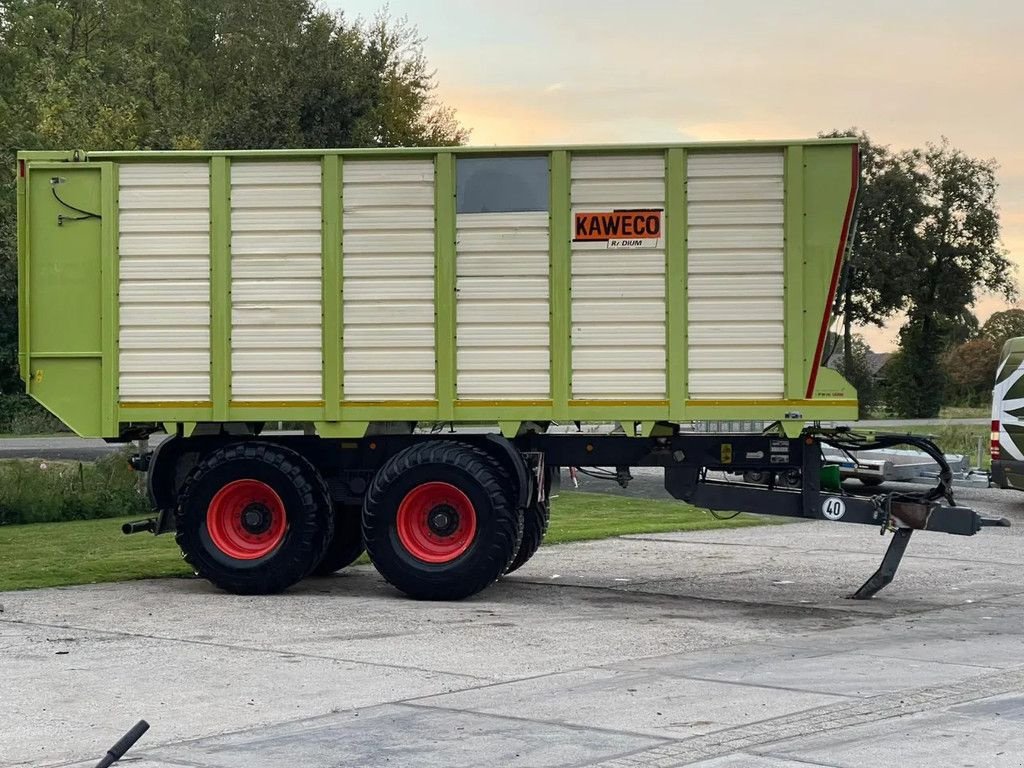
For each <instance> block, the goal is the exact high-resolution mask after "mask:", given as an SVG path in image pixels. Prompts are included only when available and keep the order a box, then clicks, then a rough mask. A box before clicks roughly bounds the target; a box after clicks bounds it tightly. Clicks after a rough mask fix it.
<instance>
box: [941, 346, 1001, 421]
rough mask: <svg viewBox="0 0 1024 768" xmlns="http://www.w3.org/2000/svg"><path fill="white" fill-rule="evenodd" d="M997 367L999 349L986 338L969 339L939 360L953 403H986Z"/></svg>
mask: <svg viewBox="0 0 1024 768" xmlns="http://www.w3.org/2000/svg"><path fill="white" fill-rule="evenodd" d="M998 364H999V346H997V345H996V343H995V342H994V341H993V340H992V339H990V338H988V337H985V336H982V337H979V338H977V339H970V340H969V341H965V342H964V343H963V344H958V345H957V346H955V347H953V348H951V349H950V350H949V351H948V352H946V354H945V355H943V356H942V369H943V372H944V374H945V377H946V381H947V382H948V386H949V390H950V391H949V394H950V395H951V396H952V400H953V401H954V402H956V403H957V404H960V405H981V404H982V403H985V402H987V401H988V400H989V398H990V397H991V392H992V385H993V382H995V377H996V367H997V365H998Z"/></svg>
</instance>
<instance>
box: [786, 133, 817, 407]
mask: <svg viewBox="0 0 1024 768" xmlns="http://www.w3.org/2000/svg"><path fill="white" fill-rule="evenodd" d="M784 210H785V264H784V272H783V274H784V276H785V277H784V287H785V297H786V300H785V323H784V327H785V329H786V335H785V356H786V362H785V365H786V380H785V395H786V397H787V398H799V397H803V396H804V394H805V392H806V390H807V378H808V376H810V368H811V362H810V361H809V360H808V359H807V353H806V350H805V349H804V333H805V330H806V329H805V325H806V322H805V320H806V310H805V309H804V279H803V278H804V269H805V267H806V264H805V261H804V220H805V219H806V215H805V213H804V148H803V147H801V146H798V145H797V146H792V147H787V148H786V166H785V203H784Z"/></svg>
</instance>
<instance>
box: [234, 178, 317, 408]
mask: <svg viewBox="0 0 1024 768" xmlns="http://www.w3.org/2000/svg"><path fill="white" fill-rule="evenodd" d="M320 176H321V168H320V163H319V162H310V161H282V162H270V163H266V162H252V161H249V162H247V161H244V160H237V161H234V162H232V164H231V326H232V330H231V398H232V399H233V400H251V401H282V402H288V401H292V402H294V401H318V400H321V399H322V398H323V389H322V386H323V385H322V378H321V377H322V370H323V361H322V352H321V343H322V342H321V308H320V305H321V297H322V293H321V291H322V287H321V244H322V240H321V217H322V213H321V207H322V206H321V189H320Z"/></svg>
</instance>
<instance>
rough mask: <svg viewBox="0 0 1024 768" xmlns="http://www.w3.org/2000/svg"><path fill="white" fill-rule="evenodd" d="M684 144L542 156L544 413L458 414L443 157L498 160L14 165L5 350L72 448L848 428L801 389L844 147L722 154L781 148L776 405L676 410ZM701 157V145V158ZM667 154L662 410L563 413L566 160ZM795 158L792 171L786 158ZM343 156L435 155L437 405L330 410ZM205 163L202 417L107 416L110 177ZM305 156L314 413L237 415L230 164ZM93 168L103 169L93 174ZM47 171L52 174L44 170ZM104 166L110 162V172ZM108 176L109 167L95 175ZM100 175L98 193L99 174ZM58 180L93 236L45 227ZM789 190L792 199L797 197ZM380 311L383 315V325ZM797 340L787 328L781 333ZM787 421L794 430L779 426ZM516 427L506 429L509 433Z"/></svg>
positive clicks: (511, 407)
mask: <svg viewBox="0 0 1024 768" xmlns="http://www.w3.org/2000/svg"><path fill="white" fill-rule="evenodd" d="M690 146H698V145H686V144H680V145H673V146H671V147H666V146H661V147H651V146H650V145H642V146H634V147H611V146H603V147H585V148H575V149H571V148H566V147H555V148H552V150H551V152H552V153H551V155H550V185H551V186H550V191H551V217H550V227H551V230H550V231H551V245H550V264H549V266H550V272H549V278H550V286H549V287H550V291H551V294H550V295H551V303H550V304H551V308H550V318H549V319H550V345H551V401H550V402H543V401H542V402H527V401H524V402H510V403H508V404H503V403H473V402H457V400H456V362H457V361H456V316H455V288H456V284H455V281H456V264H455V251H456V221H455V189H456V187H455V181H456V180H455V162H454V160H455V157H456V156H457V155H458V154H462V153H464V152H465V153H466V154H474V153H478V152H484V153H486V154H491V155H494V154H502V153H504V152H505V151H509V152H517V151H524V150H526V149H528V150H529V151H531V152H533V153H536V152H537V151H538V150H537V148H520V149H515V148H514V149H510V150H504V149H503V150H496V149H493V148H482V149H461V148H460V149H457V150H450V149H444V150H428V149H414V150H339V151H326V152H325V151H313V150H309V151H305V150H304V151H299V152H278V151H269V152H231V153H226V152H224V153H221V152H215V153H192V152H188V153H170V154H168V153H95V154H94V155H92V156H91V157H92V158H93V161H92V162H88V163H70V162H59V161H66V160H67V159H69V158H70V155H69V154H68V153H43V154H37V153H27V154H25V155H22V157H24V158H25V159H27V160H29V169H30V170H29V173H30V179H29V182H28V183H20V182H19V185H18V187H19V203H20V205H19V222H18V243H19V275H20V294H19V307H20V309H21V317H20V331H19V339H20V341H21V350H20V355H21V358H20V359H21V360H23V361H24V362H25V363H26V365H25V368H26V371H29V372H30V373H34V371H35V369H39V371H40V372H41V378H40V379H38V380H33V379H32V378H30V380H29V381H28V382H27V387H28V388H29V389H30V391H31V393H32V394H33V395H34V396H36V397H37V398H38V399H39V400H40V401H41V402H43V403H44V404H45V405H46V406H47V407H48V408H50V409H51V410H53V411H54V412H55V413H56V414H57V415H58V416H59V417H60V418H62V419H63V420H64V421H66V422H67V423H68V424H69V425H70V426H72V428H74V429H75V430H76V431H78V432H79V433H81V434H86V435H97V436H109V437H113V436H116V434H117V424H116V423H117V422H119V423H125V422H135V423H140V422H143V423H144V422H153V423H156V424H160V423H165V422H166V423H180V422H220V421H231V420H233V421H268V422H274V421H306V422H311V423H314V424H316V425H317V428H318V430H320V432H321V434H325V435H327V434H331V435H336V436H345V437H355V436H358V435H360V434H363V433H364V432H365V430H366V427H367V425H369V424H372V423H374V422H383V421H430V422H433V421H453V422H458V423H463V424H465V423H486V424H501V425H503V427H504V429H505V430H506V431H509V430H511V429H512V428H513V425H518V424H519V423H521V422H526V421H563V422H564V421H573V420H579V421H622V422H626V423H634V422H643V423H644V424H643V428H644V430H645V433H648V432H649V430H651V429H655V425H657V424H658V423H661V422H669V421H671V422H678V421H686V420H690V419H715V420H720V419H758V420H761V419H763V420H780V419H786V418H787V416H788V415H789V414H793V413H800V414H801V418H803V419H821V420H824V419H849V418H855V417H856V406H855V405H854V404H852V403H836V402H807V401H804V400H803V389H802V388H804V389H805V388H806V380H807V377H808V376H809V375H810V370H809V367H810V361H811V360H812V359H813V355H814V350H815V345H816V342H817V338H818V330H819V327H820V323H821V316H822V312H823V311H824V309H825V304H826V293H827V290H828V283H829V280H830V279H831V272H832V266H833V263H834V259H835V254H836V249H837V248H838V243H839V238H840V229H841V227H842V221H843V217H844V214H845V207H846V201H847V198H848V196H849V189H850V158H851V154H850V153H851V147H852V144H851V142H849V141H845V140H844V141H813V142H799V143H795V144H794V143H788V144H784V143H767V144H746V143H744V144H728V145H721V146H723V147H728V148H731V149H736V150H743V149H747V148H757V147H761V148H763V147H766V146H770V147H788V149H787V160H786V198H785V211H786V256H785V265H786V273H787V274H786V278H785V290H786V302H785V304H786V324H787V331H786V392H787V399H786V400H785V401H778V402H771V401H766V402H754V403H751V402H743V401H741V402H731V401H701V402H693V401H687V397H686V395H687V393H686V372H687V338H686V300H687V293H686V257H687V248H686V156H687V149H688V147H690ZM699 146H701V147H702V148H703V147H707V146H708V145H699ZM651 149H660V150H661V151H663V152H664V153H665V159H666V160H665V171H666V198H665V207H666V219H665V227H666V234H665V237H666V275H667V285H666V295H667V300H668V304H667V306H666V313H665V317H666V322H667V329H666V348H667V351H666V366H667V368H666V370H667V395H668V397H667V399H666V401H665V402H664V403H660V402H654V403H652V402H649V401H638V402H636V403H633V404H630V403H628V402H605V403H602V402H574V401H573V400H572V399H571V392H570V387H571V370H572V368H571V333H572V328H571V315H570V311H571V288H572V286H571V258H572V256H571V238H572V227H571V205H570V195H571V188H570V184H571V177H570V151H573V152H577V153H580V154H608V153H611V152H614V153H631V152H646V153H648V154H649V153H650V151H651ZM801 154H802V155H803V159H802V161H801V160H800V155H801ZM348 156H376V157H425V156H433V157H435V206H436V210H435V247H436V259H435V299H436V316H435V337H436V338H435V340H436V361H437V378H436V385H437V398H436V404H434V403H426V404H423V403H402V402H396V403H393V404H388V403H358V402H353V403H348V402H345V401H344V396H343V394H344V393H343V391H342V387H343V365H344V361H343V359H342V343H341V342H342V338H341V336H342V333H343V325H342V318H343V301H344V297H343V293H342V289H343V286H342V282H341V260H342V259H343V258H344V254H343V242H342V240H343V230H342V215H343V205H342V203H343V201H342V192H343V191H342V176H343V172H344V165H343V163H344V158H345V157H348ZM197 157H202V158H206V159H208V160H209V161H210V180H211V187H210V190H211V192H210V196H211V210H210V215H211V255H212V258H211V267H210V280H211V332H212V333H211V377H212V391H211V393H210V398H211V403H212V404H211V405H206V404H192V403H180V404H174V403H168V404H164V407H158V406H156V405H154V406H148V407H142V408H137V407H127V408H126V407H123V406H122V407H117V405H116V382H117V371H116V360H117V319H116V308H117V305H118V301H117V295H116V294H117V277H116V275H117V272H116V260H117V250H116V249H117V234H116V233H117V226H116V219H117V211H116V209H117V204H116V173H117V167H118V166H119V165H120V163H122V162H123V163H131V162H140V161H149V162H152V161H154V160H157V159H164V160H166V161H167V162H177V161H186V160H190V159H191V160H194V159H195V158H197ZM232 157H259V158H261V159H274V158H281V157H306V158H310V157H315V158H319V159H320V161H321V162H322V163H323V176H322V179H323V205H324V211H323V222H322V234H323V240H322V256H323V272H322V275H323V291H324V293H323V296H322V299H323V308H322V311H323V340H324V350H323V360H324V366H325V368H324V372H323V374H324V378H323V380H324V393H323V400H324V403H325V405H323V406H316V405H304V406H301V407H286V406H282V405H279V404H267V405H265V406H259V407H249V406H245V407H243V406H242V405H240V404H238V403H232V402H231V388H230V384H231V381H230V378H231V359H230V344H231V261H230V259H231V254H230V195H231V191H230V158H232ZM100 159H103V160H104V163H99V162H95V161H96V160H100ZM55 160H59V161H58V162H55ZM115 161H117V162H115ZM106 163H109V164H107V165H106V166H105V164H106ZM104 166H105V167H107V168H108V170H107V171H106V176H105V177H104V178H103V179H102V180H101V174H102V173H103V170H102V169H103V167H104ZM51 175H60V176H62V177H65V178H67V179H68V182H67V184H66V185H63V187H62V191H64V190H66V191H67V193H68V199H69V200H70V201H72V202H76V203H78V204H83V207H85V208H87V209H92V208H95V209H96V210H101V208H102V210H103V214H104V222H103V226H102V227H101V225H100V222H98V221H85V222H76V223H68V224H66V225H65V226H64V227H57V226H56V215H57V213H58V211H57V209H56V203H55V201H54V200H53V199H52V197H51V194H50V190H49V184H48V178H49V176H51ZM801 185H802V191H801ZM386 311H387V308H386V307H382V312H386ZM794 326H799V327H794ZM816 392H817V396H818V397H820V398H823V399H824V398H828V399H831V400H840V399H845V398H852V397H853V396H854V393H853V389H852V387H850V386H849V385H848V384H847V383H846V382H845V381H843V380H842V378H841V377H840V376H839V375H838V374H837V373H835V372H833V371H828V370H822V371H821V372H820V373H819V376H818V386H817V387H816ZM788 418H789V419H790V420H793V418H792V416H788ZM516 429H518V426H516Z"/></svg>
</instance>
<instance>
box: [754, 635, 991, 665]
mask: <svg viewBox="0 0 1024 768" xmlns="http://www.w3.org/2000/svg"><path fill="white" fill-rule="evenodd" d="M881 639H882V638H880V640H881ZM959 639H961V638H956V637H931V638H929V640H930V641H935V640H959ZM964 642H967V640H964ZM765 645H771V646H774V647H775V648H786V649H788V650H810V649H807V648H805V647H804V646H791V645H780V644H779V643H778V642H776V641H773V640H768V641H766V642H765ZM850 654H855V655H857V656H871V657H872V658H876V659H890V660H891V659H892V658H893V655H892V654H891V653H883V652H882V651H874V650H862V649H859V648H858V649H854V650H847V651H843V652H842V655H843V656H848V655H850ZM824 655H826V656H827V655H828V653H826V654H824ZM812 658H814V657H812ZM900 660H905V661H923V662H928V663H931V664H950V665H953V666H957V667H974V668H975V669H984V670H986V671H989V672H992V671H994V670H997V669H1001V667H992V666H989V665H988V664H973V663H971V662H969V661H939V660H937V659H925V658H919V657H917V656H908V655H907V653H906V651H905V650H901V651H900Z"/></svg>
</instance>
